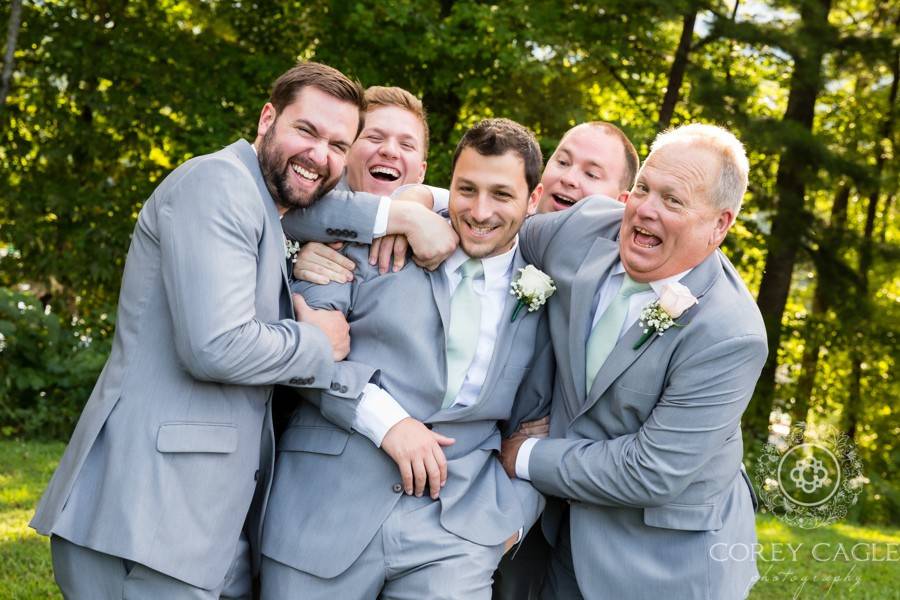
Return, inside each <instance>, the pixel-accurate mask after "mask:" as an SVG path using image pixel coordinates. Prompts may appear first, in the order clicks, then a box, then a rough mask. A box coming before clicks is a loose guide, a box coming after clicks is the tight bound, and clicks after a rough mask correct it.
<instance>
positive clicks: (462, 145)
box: [450, 119, 544, 192]
mask: <svg viewBox="0 0 900 600" xmlns="http://www.w3.org/2000/svg"><path fill="white" fill-rule="evenodd" d="M466 148H474V149H475V151H476V152H478V154H481V155H482V156H500V155H503V154H506V153H507V152H515V153H516V154H518V155H519V158H521V159H522V161H523V162H524V163H525V181H526V182H527V183H528V191H529V192H531V191H534V188H536V187H537V184H538V183H539V182H540V181H541V170H542V169H543V167H544V159H543V157H542V156H541V147H540V146H538V143H537V140H536V139H534V134H533V133H531V130H529V129H528V128H527V127H524V126H522V125H519V124H518V123H516V122H515V121H511V120H509V119H485V120H483V121H481V122H480V123H478V124H477V125H475V126H474V127H472V128H470V129H469V130H468V131H467V132H466V133H465V134H463V136H462V139H461V140H459V144H457V145H456V151H455V152H454V153H453V162H452V163H451V167H450V173H451V174H452V173H453V170H454V169H456V160H457V159H458V158H459V155H460V154H461V153H462V151H463V150H464V149H466Z"/></svg>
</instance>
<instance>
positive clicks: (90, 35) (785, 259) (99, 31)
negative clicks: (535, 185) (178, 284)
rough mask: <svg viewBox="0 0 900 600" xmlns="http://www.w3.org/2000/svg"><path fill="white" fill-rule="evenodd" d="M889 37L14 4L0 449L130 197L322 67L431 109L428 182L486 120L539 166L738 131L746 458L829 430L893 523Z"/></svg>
mask: <svg viewBox="0 0 900 600" xmlns="http://www.w3.org/2000/svg"><path fill="white" fill-rule="evenodd" d="M12 16H14V15H12V13H11V6H2V7H0V20H2V22H3V23H8V22H10V20H11V17H12ZM898 23H900V5H897V4H896V3H884V2H877V1H875V0H763V1H761V2H752V3H749V2H745V3H740V2H735V1H734V0H729V1H728V2H725V1H723V0H704V1H699V0H677V1H674V2H672V1H669V2H663V1H662V0H648V1H646V2H640V3H634V2H625V1H624V0H607V1H602V2H601V1H595V0H586V1H583V2H578V3H559V2H550V1H547V0H532V1H530V2H525V1H523V0H511V1H509V2H503V3H499V2H498V3H489V2H483V1H475V0H393V1H392V2H389V3H384V2H373V1H371V0H358V1H355V2H338V1H336V0H325V1H323V2H316V3H312V2H301V1H299V0H255V1H252V2H247V1H246V0H161V1H155V2H149V1H146V0H131V1H125V0H47V1H37V0H31V1H26V2H24V5H23V6H22V11H21V24H20V25H19V26H18V27H17V36H16V40H17V41H16V42H15V43H16V47H15V48H14V53H13V56H14V61H13V66H12V68H11V69H8V68H7V64H4V71H7V70H9V71H11V74H12V76H11V79H10V85H9V94H8V96H7V97H6V99H5V104H3V105H2V106H0V163H2V164H3V165H4V171H3V175H4V176H3V177H2V178H0V291H2V294H0V334H2V336H3V338H0V340H2V341H0V413H2V414H0V434H3V435H19V434H23V433H25V434H35V433H36V432H41V431H42V432H43V434H44V435H50V436H60V437H65V435H66V432H67V430H68V428H69V427H71V424H72V421H73V418H74V417H75V416H76V415H77V412H78V407H79V406H80V404H81V403H83V402H84V400H85V399H86V398H87V395H88V393H89V388H90V385H91V382H92V381H93V379H94V378H95V377H96V374H97V372H98V370H99V368H100V367H101V365H102V357H103V356H104V355H105V353H106V351H107V350H108V347H109V341H110V336H111V332H112V323H111V321H112V318H111V315H113V314H114V311H115V301H116V296H117V291H118V285H119V281H120V276H121V270H122V266H123V261H124V256H125V252H126V249H127V246H128V242H129V236H130V234H131V230H132V228H133V226H134V221H135V218H136V216H137V213H138V211H139V210H140V208H141V206H142V203H143V202H144V200H145V198H146V197H147V196H148V195H149V193H150V192H151V191H152V189H153V188H154V187H155V186H156V185H157V183H158V182H159V180H160V178H162V177H164V176H165V175H166V174H167V173H168V172H169V171H170V170H171V169H172V168H174V167H175V166H176V165H177V164H179V163H180V162H182V161H184V160H185V159H186V158H188V157H190V156H193V155H195V154H201V153H206V152H209V151H212V150H215V149H217V148H220V147H222V146H224V145H225V144H228V143H230V142H231V141H233V140H234V139H235V138H237V137H250V136H251V135H252V133H253V132H254V129H255V122H256V119H257V117H258V114H259V109H260V108H261V106H262V104H263V102H264V100H265V98H266V95H267V90H268V87H269V85H270V84H271V82H272V81H273V80H274V79H275V77H276V76H277V75H278V74H279V73H281V72H282V71H284V70H285V69H286V68H288V67H289V66H290V65H291V64H293V63H294V62H295V61H296V60H298V59H316V60H321V61H324V62H327V63H329V64H332V65H334V66H336V67H338V68H340V69H342V70H344V71H345V72H347V73H349V74H351V75H352V76H354V77H356V78H358V79H359V80H360V81H361V82H362V83H363V84H365V85H372V84H381V85H399V86H403V87H405V88H407V89H409V90H411V91H413V92H415V93H416V94H418V95H420V96H421V97H423V99H424V102H425V106H426V109H427V110H428V111H429V122H430V125H431V129H432V140H433V142H432V149H431V153H430V156H429V176H428V179H429V181H430V182H433V183H437V184H441V183H446V180H447V177H448V175H449V162H450V154H451V152H452V149H453V147H454V145H455V142H456V140H457V139H458V137H459V134H460V133H461V132H462V131H463V129H464V128H465V127H467V126H468V125H470V124H471V123H473V122H474V121H475V120H477V119H480V118H483V117H485V116H506V117H510V118H513V119H516V120H518V121H520V122H522V123H523V124H525V125H528V126H529V127H531V128H533V129H534V130H535V132H536V133H537V134H538V136H539V138H540V140H541V144H542V147H543V149H544V150H545V152H546V153H549V152H550V151H551V150H552V148H553V147H554V146H555V144H556V143H557V142H558V140H559V138H560V136H561V135H562V134H563V133H564V132H565V130H566V129H568V128H569V127H570V126H571V125H573V124H575V123H578V122H581V121H586V120H594V119H602V120H608V121H613V122H615V123H617V124H619V125H620V126H621V127H622V128H623V129H624V130H625V131H626V133H627V134H629V136H630V137H631V138H632V140H633V141H634V142H635V145H636V146H637V147H638V149H639V151H640V153H641V154H642V155H643V154H645V153H646V150H647V148H648V145H649V142H650V141H651V140H652V138H653V135H655V133H656V132H657V130H658V128H659V127H660V126H661V125H665V124H666V123H671V124H673V125H677V124H679V123H684V122H689V121H705V122H715V123H719V124H722V125H725V126H727V127H729V128H731V129H732V130H734V131H735V132H736V133H737V135H738V137H740V138H741V139H742V140H743V141H744V143H745V144H746V146H747V148H748V153H749V156H750V160H751V168H752V171H751V185H750V191H749V193H748V195H747V197H746V199H745V206H744V209H743V210H742V212H741V215H740V216H739V219H738V222H737V223H736V225H735V227H734V228H733V229H732V232H731V234H730V235H729V237H728V239H727V240H726V243H725V251H726V253H728V255H729V256H730V257H731V258H732V260H733V262H734V263H735V264H736V265H737V267H738V269H739V270H740V271H741V273H742V275H743V276H744V278H745V280H746V281H747V283H748V285H749V287H750V288H751V290H752V291H753V292H754V294H759V305H760V308H761V310H762V312H763V314H764V316H765V318H766V321H767V324H768V327H769V334H770V335H769V339H770V346H771V347H770V352H771V356H770V361H769V364H768V367H767V371H766V373H765V374H764V376H763V378H762V380H761V383H760V386H759V390H758V393H757V394H756V396H755V398H754V400H753V403H752V404H751V407H750V409H749V410H748V413H747V415H746V418H745V431H746V434H747V435H746V442H747V443H748V448H747V450H748V454H750V455H752V454H753V452H754V450H755V445H756V444H758V443H760V442H761V441H764V440H765V439H766V436H767V434H768V421H769V419H770V416H771V415H773V414H774V415H778V414H781V413H785V414H790V415H791V416H792V417H793V419H794V420H804V419H805V420H808V421H810V422H817V423H825V422H827V423H832V424H834V425H836V426H839V427H843V428H845V429H846V430H848V431H849V432H850V433H852V434H853V435H854V437H855V439H856V441H857V443H858V444H859V445H860V447H861V454H862V456H863V458H864V459H865V460H866V462H867V469H866V470H867V475H868V476H869V478H870V479H871V480H872V483H871V484H870V486H869V487H868V489H867V493H866V494H865V496H864V500H863V502H862V503H861V504H860V506H859V507H858V510H859V515H858V516H859V517H860V518H869V519H880V520H894V521H897V520H898V519H900V498H898V492H897V490H896V486H895V485H893V484H892V483H891V481H892V479H896V476H897V474H898V467H897V466H895V465H897V464H900V460H898V459H900V456H898V453H900V450H898V447H897V444H896V442H895V441H894V440H895V439H897V436H898V434H900V419H898V412H900V405H898V402H897V398H898V396H900V394H898V392H900V389H898V384H897V381H896V379H895V378H894V377H893V372H894V370H895V369H896V367H897V359H898V352H897V347H898V343H897V336H898V331H897V323H900V314H898V313H900V309H898V295H900V281H898V277H897V273H896V272H897V269H896V264H897V260H896V259H897V256H898V254H900V248H898V229H897V223H896V220H895V214H896V205H897V195H898V189H900V174H898V164H900V163H898V161H897V160H896V157H895V155H896V148H897V143H898V139H897V138H898V131H897V129H898V127H897V126H896V125H895V124H894V122H895V121H896V119H897V116H896V114H897V106H896V105H897V102H898V101H897V96H896V89H894V92H893V93H892V85H893V84H894V82H895V81H896V79H897V76H898V74H897V71H898V68H900V66H898V65H900V63H898V52H900V42H898V39H900V38H898V33H897V29H898ZM7 38H8V39H9V36H7ZM3 50H6V49H5V48H4V49H3ZM0 54H4V53H2V52H0ZM0 102H2V99H0ZM23 306H24V307H26V308H22V307H23ZM773 411H774V412H773Z"/></svg>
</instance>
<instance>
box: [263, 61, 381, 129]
mask: <svg viewBox="0 0 900 600" xmlns="http://www.w3.org/2000/svg"><path fill="white" fill-rule="evenodd" d="M307 86H311V87H314V88H316V89H319V90H321V91H322V92H325V93H326V94H328V95H329V96H333V97H334V98H336V99H338V100H341V101H343V102H349V103H350V104H353V105H355V106H356V107H357V108H359V127H358V128H357V130H356V134H357V135H359V132H360V131H362V128H363V123H364V121H365V116H366V98H365V93H364V92H363V88H362V86H361V85H360V84H359V82H358V81H356V80H352V79H350V78H349V77H347V76H346V75H344V74H343V73H341V72H340V71H338V70H337V69H335V68H334V67H329V66H328V65H323V64H322V63H317V62H301V63H297V64H296V65H295V66H294V67H293V68H291V69H289V70H288V71H286V72H284V73H283V74H282V75H281V77H279V78H278V79H276V80H275V83H274V84H273V85H272V93H271V94H270V95H269V102H271V103H272V106H274V107H275V112H276V113H281V111H282V110H284V108H285V107H286V106H288V105H289V104H290V103H291V102H294V101H296V100H297V96H298V95H299V94H300V92H301V91H302V90H303V88H305V87H307Z"/></svg>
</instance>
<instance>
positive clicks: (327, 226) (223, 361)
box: [31, 63, 455, 600]
mask: <svg viewBox="0 0 900 600" xmlns="http://www.w3.org/2000/svg"><path fill="white" fill-rule="evenodd" d="M270 100H271V101H270V102H268V103H267V104H266V105H265V106H264V107H263V109H262V112H261V114H260V117H259V122H258V126H257V137H256V140H255V141H254V144H253V145H250V144H249V143H247V142H246V141H244V140H239V141H237V142H235V143H233V144H231V145H230V146H228V147H227V148H225V149H223V150H221V151H219V152H216V153H214V154H209V155H205V156H198V157H196V158H193V159H191V160H189V161H187V162H186V163H184V164H183V165H181V166H179V167H178V168H176V169H175V170H174V171H173V172H172V173H171V174H170V175H169V176H168V177H167V178H166V179H165V180H164V181H163V182H162V183H161V184H160V185H159V187H157V189H156V190H155V191H154V192H153V195H152V196H151V197H150V199H149V200H148V201H147V202H146V203H145V204H144V207H143V208H142V210H141V212H140V214H139V215H138V220H137V224H136V226H135V231H134V236H133V238H132V241H131V247H130V248H129V251H128V258H127V261H126V263H125V273H124V276H123V279H122V288H121V291H120V299H119V308H118V316H117V320H116V333H115V339H114V342H113V347H112V353H111V354H110V357H109V360H108V361H107V363H106V366H105V367H104V369H103V372H102V373H101V375H100V378H99V380H98V381H97V385H96V387H95V388H94V391H93V393H92V394H91V397H90V399H89V400H88V402H87V405H86V406H85V408H84V411H83V412H82V415H81V418H80V419H79V422H78V425H77V426H76V428H75V432H74V433H73V434H72V438H71V440H70V443H69V445H68V447H67V449H66V452H65V454H64V455H63V457H62V460H61V462H60V465H59V468H58V469H57V471H56V473H55V474H54V476H53V479H52V480H51V481H50V484H49V486H48V488H47V490H46V491H45V493H44V495H43V497H42V498H41V501H40V503H39V505H38V508H37V512H36V514H35V516H34V519H33V520H32V522H31V525H32V527H34V528H35V529H37V530H38V531H39V532H40V533H43V534H45V535H50V536H52V538H51V552H52V555H53V566H54V573H55V576H56V581H57V583H58V585H59V587H60V589H61V590H62V593H63V595H64V596H65V597H66V598H79V599H80V598H90V599H92V600H94V599H100V600H107V599H108V600H112V599H122V598H129V599H134V598H137V599H159V598H166V599H182V598H185V599H187V598H191V599H201V598H202V599H213V598H219V597H229V598H249V595H250V591H251V590H250V587H251V586H250V580H251V576H250V573H251V565H250V549H249V548H250V544H251V543H253V542H254V541H255V538H256V537H258V531H259V523H257V522H254V519H253V517H255V518H256V520H258V519H259V517H260V513H261V510H262V507H264V506H265V500H266V493H267V489H268V481H269V476H270V473H271V469H272V466H271V465H272V458H273V439H272V420H271V394H272V386H273V384H276V383H277V384H282V385H289V386H293V387H298V388H304V387H307V388H309V387H312V388H317V389H327V390H329V393H328V394H327V395H324V396H323V398H324V400H323V403H324V404H326V405H329V406H333V407H334V410H343V409H344V406H345V405H353V404H354V403H356V402H357V401H358V399H359V396H360V393H361V391H362V389H363V387H364V386H365V385H366V384H367V383H368V382H369V380H370V379H371V377H372V376H373V374H374V370H373V369H371V368H367V367H364V366H360V365H354V364H351V363H344V362H336V361H340V360H341V359H342V358H343V357H344V356H346V354H347V351H348V349H349V337H348V331H347V324H346V321H345V320H344V317H343V316H342V315H340V314H337V313H329V312H325V311H313V310H310V309H308V308H306V306H305V305H303V304H302V302H299V303H298V308H299V315H298V317H299V319H300V322H298V321H296V320H294V312H293V309H292V303H291V297H290V291H289V289H288V284H287V272H286V266H285V242H284V236H283V234H282V231H281V224H280V216H281V215H283V214H284V213H285V212H287V211H288V209H290V208H295V207H300V208H299V210H300V211H305V210H307V209H306V208H303V207H310V206H312V205H313V204H314V203H315V202H316V201H317V200H318V199H319V198H320V197H321V196H322V195H323V194H324V193H325V192H327V191H328V190H329V189H330V188H331V187H333V186H334V184H335V182H336V181H337V178H338V177H339V176H340V173H341V172H342V170H343V166H344V161H345V155H346V153H347V150H348V149H349V147H350V145H351V144H352V143H353V140H354V138H355V137H356V135H357V132H358V131H359V127H360V123H361V115H362V113H363V111H364V110H365V101H364V99H363V92H362V89H361V88H360V86H359V84H358V83H355V82H353V81H351V80H350V79H348V78H347V77H346V76H344V75H343V74H342V73H340V72H339V71H337V70H335V69H332V68H331V67H328V66H325V65H321V64H316V63H301V64H299V65H297V66H296V67H294V68H293V69H291V70H290V71H288V72H287V73H285V74H284V75H282V76H281V77H280V78H279V79H278V80H277V81H276V82H275V86H274V88H273V91H272V95H271V99H270ZM345 196H346V194H344V196H340V195H338V196H337V197H334V198H330V199H329V200H327V201H325V202H323V204H325V205H327V206H324V207H323V209H322V210H321V211H319V213H318V214H319V217H317V218H315V219H313V218H306V217H305V216H304V215H303V213H302V212H301V213H299V214H300V220H301V221H302V223H303V224H304V226H305V227H306V228H307V229H308V230H309V231H308V233H309V235H310V236H311V237H318V238H320V239H324V240H334V239H346V240H351V239H355V240H362V241H368V240H371V238H372V235H373V233H374V232H373V227H372V223H378V224H377V225H376V228H378V227H381V228H382V231H380V232H379V233H394V232H400V233H406V234H408V235H412V236H413V238H415V236H417V235H421V236H426V238H431V236H432V235H435V236H437V237H439V238H440V237H443V238H444V241H443V245H444V247H445V248H444V249H446V247H448V246H452V245H453V244H454V243H455V239H454V238H455V236H454V235H453V234H452V232H450V231H448V229H449V228H447V227H446V224H445V223H443V222H442V221H441V219H440V218H438V217H436V216H435V215H432V214H431V213H430V212H429V211H427V210H426V209H425V208H423V207H420V206H419V207H416V206H414V205H412V204H410V203H407V206H401V207H398V208H397V209H392V208H391V207H390V206H389V204H388V203H387V202H386V201H380V200H379V199H378V198H377V197H373V198H371V199H370V200H371V201H370V202H353V201H352V200H351V199H349V198H346V197H345ZM416 208H419V209H421V211H422V212H420V213H418V215H419V216H418V217H417V216H416V214H417V213H416V210H415V209H416ZM422 213H425V214H422ZM379 218H380V221H379ZM434 219H436V221H435V220H434ZM413 221H418V223H417V224H415V225H414V224H413ZM423 224H424V225H425V229H422V227H420V225H423ZM429 224H430V227H429ZM429 228H430V229H431V232H428V231H427V229H429ZM413 238H411V241H412V243H413V246H414V247H415V246H416V245H417V244H419V241H418V240H415V239H413ZM425 245H427V244H421V245H420V249H422V248H424V246H425ZM439 250H440V249H439ZM426 254H427V252H426ZM254 499H255V502H254ZM251 503H254V504H255V507H256V510H255V511H251ZM248 513H249V514H248Z"/></svg>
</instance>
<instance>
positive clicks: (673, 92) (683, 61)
mask: <svg viewBox="0 0 900 600" xmlns="http://www.w3.org/2000/svg"><path fill="white" fill-rule="evenodd" d="M696 21H697V10H696V9H694V11H693V12H691V13H689V14H686V15H684V20H683V21H682V25H681V39H680V40H679V41H678V49H677V50H676V51H675V58H674V60H672V67H671V69H669V82H668V84H667V85H666V94H665V96H663V101H662V104H661V105H660V107H659V121H658V122H657V124H656V129H657V131H662V130H663V129H665V128H667V127H668V126H669V123H670V122H671V121H672V115H673V114H674V113H675V105H676V104H678V95H679V92H680V91H681V83H682V82H683V81H684V72H685V69H687V65H688V55H689V54H690V52H691V40H692V39H693V37H694V23H696Z"/></svg>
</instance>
